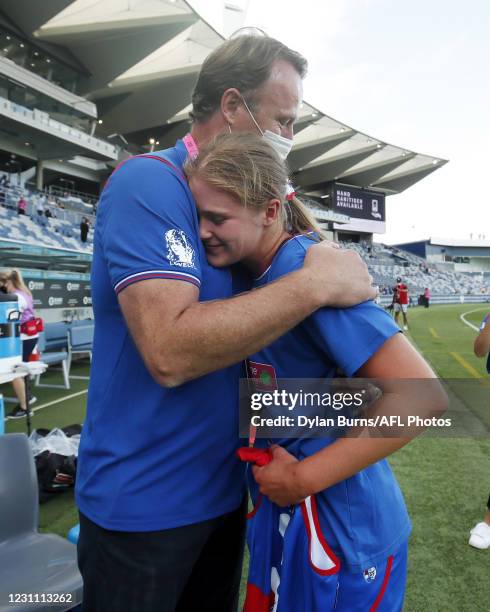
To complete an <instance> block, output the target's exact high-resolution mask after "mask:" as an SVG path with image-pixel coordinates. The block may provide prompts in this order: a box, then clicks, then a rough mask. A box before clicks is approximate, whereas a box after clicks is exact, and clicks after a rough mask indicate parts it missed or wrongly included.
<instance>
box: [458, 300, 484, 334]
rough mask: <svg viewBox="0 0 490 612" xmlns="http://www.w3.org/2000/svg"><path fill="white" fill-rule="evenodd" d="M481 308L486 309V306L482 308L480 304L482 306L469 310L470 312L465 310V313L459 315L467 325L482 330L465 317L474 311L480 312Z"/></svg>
mask: <svg viewBox="0 0 490 612" xmlns="http://www.w3.org/2000/svg"><path fill="white" fill-rule="evenodd" d="M479 310H485V307H483V308H482V307H481V306H480V308H473V310H468V312H463V314H461V315H459V318H460V319H461V321H463V323H464V324H465V325H468V327H471V329H474V330H475V331H476V332H478V331H480V329H479V328H478V327H477V326H476V325H473V323H470V322H469V321H467V320H466V319H465V317H466V316H467V315H469V314H471V313H473V312H478V311H479Z"/></svg>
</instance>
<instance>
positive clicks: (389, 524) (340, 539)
mask: <svg viewBox="0 0 490 612" xmlns="http://www.w3.org/2000/svg"><path fill="white" fill-rule="evenodd" d="M312 244H314V243H313V241H312V240H311V239H310V238H308V237H306V236H296V237H294V238H292V239H291V240H289V241H288V242H286V243H285V244H283V245H282V247H281V248H280V249H279V251H278V252H277V253H276V255H275V257H274V260H273V261H272V264H271V266H270V267H269V268H268V269H267V270H266V271H265V272H264V273H263V274H262V276H261V277H260V278H259V279H257V280H256V281H255V286H256V287H260V286H263V285H265V284H267V283H269V282H272V281H274V280H275V279H277V278H279V277H280V276H283V275H284V274H287V273H288V272H291V271H293V270H297V269H298V268H300V267H302V265H303V260H304V257H305V254H306V251H307V250H308V248H309V247H310V246H311V245H312ZM399 331H400V330H399V328H398V326H397V325H396V324H395V323H394V321H393V319H392V318H391V317H390V316H389V315H388V314H387V313H386V312H385V311H384V310H383V309H381V308H380V307H379V306H377V305H376V304H375V303H374V302H371V301H369V302H364V303H362V304H360V305H358V306H354V307H352V308H346V309H336V308H322V309H320V310H318V311H317V312H315V313H314V314H312V315H311V316H310V317H308V318H307V319H306V320H305V321H303V322H302V323H301V324H300V325H298V326H297V327H295V328H294V329H292V330H291V331H289V332H288V333H286V334H284V335H283V336H281V337H280V338H278V339H277V340H276V341H275V342H273V343H272V344H271V345H269V346H268V347H266V348H265V349H263V350H262V351H260V352H258V353H256V354H255V355H253V356H251V357H250V361H252V362H256V363H257V364H260V367H259V370H260V368H262V370H265V371H266V372H267V374H268V377H271V376H272V377H275V378H278V379H279V378H319V379H320V378H321V379H324V378H335V377H336V376H338V370H341V371H342V372H343V373H344V374H345V375H346V376H348V377H352V376H354V375H355V373H356V372H357V370H359V368H360V367H361V366H362V365H363V364H364V363H366V361H367V360H368V359H369V358H370V357H371V356H372V355H374V353H376V351H378V349H379V348H380V347H381V346H382V345H383V344H384V343H385V342H386V341H387V340H388V339H389V338H391V337H392V336H393V335H395V334H396V333H398V332H399ZM258 442H259V443H261V442H262V443H264V442H265V441H263V440H262V441H261V440H259V441H258ZM274 442H275V443H278V444H280V445H281V446H283V447H285V448H286V449H287V450H288V451H289V452H291V453H292V454H293V455H295V456H296V457H297V458H298V459H300V460H301V459H304V458H305V457H307V456H310V455H312V454H314V453H316V452H317V451H319V450H321V449H322V448H324V447H325V446H328V445H329V444H332V443H333V442H334V441H333V439H331V438H330V439H318V438H316V439H281V440H274ZM316 501H317V507H318V515H319V521H320V528H321V531H322V533H323V536H324V538H325V540H326V542H328V545H329V546H330V548H331V549H332V550H333V552H334V553H335V555H336V556H337V557H338V558H339V559H340V560H341V562H342V565H343V566H346V567H349V568H351V569H353V570H356V569H363V568H366V567H369V566H370V564H371V565H373V564H375V563H377V562H380V561H381V560H383V559H386V557H388V556H389V555H391V554H392V553H394V552H395V551H396V550H397V549H398V548H399V547H400V545H401V544H403V543H404V542H405V541H406V540H407V538H408V536H409V533H410V529H411V525H410V520H409V517H408V513H407V510H406V507H405V502H404V500H403V496H402V493H401V491H400V488H399V486H398V483H397V481H396V479H395V477H394V475H393V473H392V471H391V469H390V466H389V464H388V462H387V461H386V460H382V461H379V462H378V463H375V464H374V465H371V466H369V467H367V468H365V469H364V470H362V471H361V472H359V473H357V474H355V475H354V476H352V477H351V478H348V479H347V480H345V481H343V482H340V483H338V484H336V485H334V486H332V487H330V488H328V489H326V490H324V491H322V492H320V493H319V494H317V496H316Z"/></svg>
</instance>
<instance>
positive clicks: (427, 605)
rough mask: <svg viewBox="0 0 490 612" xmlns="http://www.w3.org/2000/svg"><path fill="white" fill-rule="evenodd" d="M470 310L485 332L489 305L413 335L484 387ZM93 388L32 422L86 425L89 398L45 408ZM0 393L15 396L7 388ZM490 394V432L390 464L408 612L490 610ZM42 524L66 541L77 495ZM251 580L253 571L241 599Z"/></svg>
mask: <svg viewBox="0 0 490 612" xmlns="http://www.w3.org/2000/svg"><path fill="white" fill-rule="evenodd" d="M469 311H475V312H473V313H471V314H469V315H468V316H467V317H466V318H467V320H468V321H470V322H471V323H473V325H475V326H477V327H478V326H479V324H480V322H481V320H482V318H483V316H484V314H486V313H487V312H489V311H490V305H489V304H486V305H485V304H484V305H478V304H471V305H465V304H462V305H459V304H458V305H448V306H431V307H430V308H429V309H424V308H416V309H412V310H410V311H409V325H410V331H409V333H408V338H409V339H410V340H411V341H412V342H413V343H414V344H415V345H416V346H417V347H418V349H419V350H420V351H421V352H422V353H423V354H424V356H425V357H426V359H427V360H428V361H429V362H430V364H431V365H432V367H433V368H434V369H435V370H436V372H437V373H438V375H439V376H440V377H441V378H445V379H449V380H451V379H455V380H456V379H459V380H460V379H468V380H473V381H474V384H475V385H483V383H486V382H487V381H488V380H489V378H488V375H487V374H486V372H485V367H484V360H481V359H477V358H476V357H475V356H474V355H473V349H472V346H473V340H474V338H475V334H476V332H475V331H474V330H473V329H471V328H470V327H468V326H467V325H465V324H464V323H463V322H462V321H461V319H460V315H461V314H462V313H466V312H469ZM455 355H457V356H455ZM75 370H76V371H75ZM87 371H88V366H87V364H86V362H85V363H83V362H82V363H80V364H75V365H74V369H73V373H76V374H84V373H87ZM49 376H50V377H52V376H54V375H53V374H50V375H49ZM57 377H58V380H59V375H57ZM86 386H87V383H86V381H78V380H73V381H72V389H70V390H69V391H66V390H53V389H36V390H35V395H36V396H37V397H38V401H37V403H36V404H35V405H34V408H35V409H36V413H35V415H34V417H33V425H34V426H35V427H52V426H63V425H68V424H70V423H76V422H82V421H83V417H84V414H85V402H86V393H80V394H79V395H76V396H75V397H71V398H69V399H67V400H65V401H62V402H59V403H56V404H51V405H49V406H46V407H44V408H43V405H45V404H47V403H50V402H53V401H56V400H58V399H61V398H63V397H67V396H70V395H73V394H74V393H78V392H81V391H84V390H85V389H86ZM450 388H451V386H450ZM482 388H483V389H484V390H485V389H487V387H484V386H483V387H482ZM0 391H2V392H3V393H4V394H8V388H7V387H4V388H3V389H0ZM487 392H488V398H489V401H488V403H487V406H488V408H483V409H482V407H481V406H476V408H475V407H474V406H473V407H472V408H471V409H473V410H474V416H475V419H478V420H479V422H480V423H481V427H482V428H483V430H485V428H486V430H487V431H486V435H480V437H477V438H471V437H468V436H466V437H464V436H460V437H458V438H430V437H424V438H420V439H418V440H415V441H413V442H412V443H410V444H409V445H408V446H406V447H405V448H403V449H402V450H400V451H398V452H397V453H396V454H395V455H394V456H393V457H391V459H390V462H391V464H392V466H393V469H394V471H395V473H396V475H397V478H398V480H399V482H400V485H401V487H402V490H403V492H404V495H405V498H406V502H407V505H408V508H409V512H410V515H411V517H412V522H413V534H412V538H411V542H410V559H409V576H408V585H407V595H406V605H405V610H406V611H408V612H427V611H430V612H453V611H454V612H473V611H479V610H482V611H483V610H485V611H486V610H488V608H489V604H488V602H489V601H490V580H489V574H490V550H486V551H478V550H476V549H473V548H471V547H470V546H468V543H467V541H468V535H469V533H468V532H469V529H470V528H471V527H472V526H473V525H474V524H475V523H476V522H477V521H479V520H481V519H482V517H483V515H484V512H485V502H486V499H487V497H488V494H489V492H490V477H489V475H490V436H489V435H488V430H490V388H488V391H487ZM470 403H471V402H470ZM7 409H8V408H7ZM6 429H7V431H9V432H10V431H24V430H25V423H24V422H23V421H8V422H7V426H6ZM385 520H389V517H386V519H385ZM39 521H40V528H41V529H42V530H44V531H51V532H54V533H58V534H60V535H62V536H66V533H67V531H68V530H69V529H70V527H72V526H73V525H74V524H75V523H76V522H77V515H76V509H75V506H74V502H73V494H72V492H66V493H62V494H60V495H58V496H56V497H54V498H53V499H51V500H50V501H48V502H47V503H45V504H43V505H42V506H41V508H40V519H39ZM245 566H246V562H245ZM245 576H246V567H245V568H244V574H243V579H242V596H243V590H244V584H245Z"/></svg>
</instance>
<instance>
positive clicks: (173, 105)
mask: <svg viewBox="0 0 490 612" xmlns="http://www.w3.org/2000/svg"><path fill="white" fill-rule="evenodd" d="M1 10H2V11H3V12H4V14H5V15H6V16H7V17H8V19H9V20H10V22H11V23H12V25H13V26H15V27H16V29H17V30H20V31H22V32H23V33H24V34H25V35H26V36H28V37H34V38H35V39H37V41H38V43H39V44H43V45H45V46H47V47H49V48H51V49H54V48H57V49H58V50H60V51H61V52H62V53H63V54H64V57H65V58H68V59H70V58H71V60H72V65H75V64H77V65H79V66H80V70H81V72H83V74H84V77H83V83H82V91H81V92H80V93H82V94H83V95H85V96H86V97H88V98H89V99H90V100H92V101H93V102H95V103H96V105H97V108H98V111H99V116H100V117H102V119H103V121H104V130H105V131H106V133H107V134H110V133H118V134H123V135H124V136H125V137H126V138H127V139H128V140H130V141H133V142H136V143H138V144H140V145H144V144H147V143H148V140H149V138H150V137H152V138H154V139H155V140H158V142H159V143H160V144H159V146H160V148H165V147H166V146H169V145H171V144H173V143H174V141H175V139H176V138H178V137H180V136H182V135H183V134H184V133H185V132H186V131H187V130H188V129H189V116H188V111H189V106H188V102H189V100H190V96H191V92H192V88H193V85H194V82H195V79H196V76H197V73H198V71H199V69H200V66H201V63H202V61H203V60H204V58H205V57H206V56H207V55H208V54H209V53H210V52H211V51H212V50H213V49H215V48H216V47H217V46H218V45H219V44H220V43H221V42H222V40H223V39H224V37H223V36H222V35H221V34H219V33H218V32H217V31H216V30H215V29H213V28H212V27H211V26H210V25H209V24H208V23H207V22H206V21H204V20H203V19H202V18H201V17H200V15H199V14H198V13H197V12H196V11H195V10H194V8H193V7H192V5H191V2H185V1H184V0H103V1H102V0H99V1H94V0H42V2H32V0H2V7H1ZM224 10H225V9H224ZM55 46H56V47H55ZM68 59H67V60H66V61H68ZM296 132H297V135H296V136H295V141H294V147H293V150H292V152H291V154H290V156H289V158H288V162H289V165H290V167H291V170H292V171H293V175H294V177H293V178H294V181H295V183H296V184H298V185H299V186H300V187H301V188H302V190H303V191H304V192H306V193H308V194H310V195H312V196H315V195H316V196H318V195H321V194H323V193H325V189H326V187H327V185H328V184H329V183H331V182H332V181H338V182H341V183H346V184H350V185H354V186H357V187H364V188H372V189H376V190H378V191H383V192H385V193H387V194H390V193H400V192H402V191H404V190H405V189H407V188H408V187H410V186H411V185H413V184H415V183H417V182H418V181H420V180H421V179H422V178H424V177H425V176H427V175H428V174H430V173H431V172H433V171H434V170H436V169H438V168H440V167H441V166H442V165H444V164H445V163H447V160H445V159H440V158H435V157H432V156H429V155H423V154H420V153H416V152H414V151H410V150H407V149H405V148H402V147H397V146H395V145H392V144H388V143H386V142H384V141H382V140H380V139H377V138H374V137H372V136H369V135H367V134H365V133H363V132H360V131H358V130H356V129H354V128H352V127H350V126H347V125H345V124H343V123H342V122H340V121H337V120H336V119H334V118H332V117H329V116H328V115H326V114H325V113H323V112H322V111H321V110H320V109H318V108H314V107H313V106H311V105H309V104H308V103H306V102H305V103H304V104H303V107H302V109H301V115H300V118H299V121H298V124H297V127H296Z"/></svg>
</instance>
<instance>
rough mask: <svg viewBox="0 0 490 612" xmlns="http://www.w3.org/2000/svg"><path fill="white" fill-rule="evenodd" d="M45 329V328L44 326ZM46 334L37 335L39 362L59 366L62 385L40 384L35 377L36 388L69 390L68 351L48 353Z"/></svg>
mask: <svg viewBox="0 0 490 612" xmlns="http://www.w3.org/2000/svg"><path fill="white" fill-rule="evenodd" d="M46 327H47V326H46ZM45 334H46V332H41V333H40V334H39V342H38V348H39V351H40V352H41V361H44V363H47V364H48V365H53V364H55V363H60V364H61V371H62V373H63V384H62V385H60V384H54V383H49V384H47V383H42V384H41V382H40V379H41V376H36V382H35V386H36V387H49V388H53V389H69V388H70V378H69V372H70V369H69V365H68V351H66V350H61V351H49V349H48V347H47V345H46V337H45Z"/></svg>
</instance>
